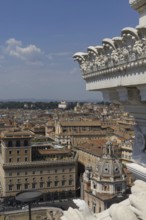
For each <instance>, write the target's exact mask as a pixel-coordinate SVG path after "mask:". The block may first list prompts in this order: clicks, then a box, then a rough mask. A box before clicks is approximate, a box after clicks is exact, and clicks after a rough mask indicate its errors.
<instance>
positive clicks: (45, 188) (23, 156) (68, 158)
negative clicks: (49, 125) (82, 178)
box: [0, 131, 77, 199]
mask: <svg viewBox="0 0 146 220" xmlns="http://www.w3.org/2000/svg"><path fill="white" fill-rule="evenodd" d="M31 139H32V133H31V132H26V131H25V132H24V131H15V132H4V133H3V135H2V141H1V155H0V158H1V159H0V161H1V163H0V173H1V175H0V182H1V196H2V197H8V196H15V195H16V194H17V193H18V192H20V191H23V190H32V189H33V190H41V191H42V192H43V193H44V197H46V198H47V199H56V198H63V197H66V196H67V195H70V196H71V195H73V194H74V193H75V190H76V169H77V155H76V154H75V152H71V151H70V150H68V149H63V150H62V149H61V150H60V149H59V150H58V149H53V148H52V147H51V146H46V145H43V144H42V145H41V146H40V145H39V146H36V145H35V146H32V144H31Z"/></svg>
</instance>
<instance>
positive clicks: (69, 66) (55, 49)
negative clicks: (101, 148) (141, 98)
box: [0, 0, 138, 101]
mask: <svg viewBox="0 0 146 220" xmlns="http://www.w3.org/2000/svg"><path fill="white" fill-rule="evenodd" d="M0 3H1V9H0V12H1V13H0V25H1V27H2V28H1V32H0V78H1V81H0V99H24V98H26V99H27V98H34V99H53V100H90V99H92V100H93V99H94V100H97V101H98V100H101V99H102V96H101V94H100V93H97V92H93V93H92V92H88V91H86V88H85V82H84V81H83V80H82V76H81V72H80V68H79V66H78V65H77V63H76V62H74V61H73V58H72V55H73V54H74V53H76V52H78V51H83V52H86V49H87V47H88V46H92V45H93V46H94V45H100V44H101V42H102V39H103V38H106V37H107V38H112V37H113V36H120V32H121V29H123V28H125V27H127V26H131V27H135V26H136V25H137V20H138V14H137V13H136V12H134V11H133V10H132V9H131V8H130V6H129V4H128V0H122V1H117V0H112V2H111V1H109V2H105V1H100V2H97V1H94V0H93V1H92V4H91V2H89V1H88V0H85V1H84V3H83V2H82V0H76V1H70V2H67V1H65V0H60V1H59V2H58V1H57V0H49V1H44V2H43V3H42V1H40V0H31V2H30V1H28V0H26V1H21V2H20V1H19V0H14V1H13V2H10V1H8V0H0ZM115 18H116V19H115ZM131 18H132V19H131Z"/></svg>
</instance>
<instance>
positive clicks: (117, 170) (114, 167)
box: [96, 142, 123, 180]
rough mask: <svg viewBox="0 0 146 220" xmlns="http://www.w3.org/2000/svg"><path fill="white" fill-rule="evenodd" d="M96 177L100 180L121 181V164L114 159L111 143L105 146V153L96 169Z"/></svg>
mask: <svg viewBox="0 0 146 220" xmlns="http://www.w3.org/2000/svg"><path fill="white" fill-rule="evenodd" d="M96 172H97V176H98V177H99V178H100V180H102V179H103V180H104V179H106V180H107V179H109V180H113V179H114V180H115V179H117V180H119V179H123V177H122V176H123V169H122V164H121V163H120V161H119V160H118V159H116V158H115V156H114V154H113V150H112V143H111V142H110V143H109V142H108V143H107V144H106V146H105V152H104V154H103V156H102V158H101V159H100V161H99V162H98V164H97V167H96Z"/></svg>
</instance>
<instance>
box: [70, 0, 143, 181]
mask: <svg viewBox="0 0 146 220" xmlns="http://www.w3.org/2000/svg"><path fill="white" fill-rule="evenodd" d="M129 4H130V6H131V7H132V8H133V9H134V10H136V11H137V12H138V13H139V15H140V17H139V24H138V25H137V26H136V27H135V28H133V27H125V28H123V29H122V30H121V35H120V36H118V37H113V38H112V39H110V38H105V39H103V40H102V45H99V46H89V47H88V48H87V52H86V53H85V52H84V53H82V52H78V53H75V54H74V55H73V58H74V60H76V61H78V63H79V65H80V68H81V71H82V77H83V79H84V80H85V81H86V89H87V90H89V91H101V92H102V94H103V98H104V101H107V102H116V103H121V104H122V105H123V106H124V108H125V111H128V112H130V113H131V114H132V115H133V116H134V117H135V120H136V126H135V143H134V146H133V160H134V162H135V163H136V164H139V165H140V166H142V167H146V0H129ZM133 165H134V163H133ZM131 166H132V165H130V167H129V169H130V170H131V171H132V172H133V173H135V174H136V176H137V177H138V178H139V179H142V180H144V181H146V168H144V169H141V170H142V171H140V172H139V168H138V167H137V168H136V166H135V165H134V167H132V168H131ZM138 173H139V174H138Z"/></svg>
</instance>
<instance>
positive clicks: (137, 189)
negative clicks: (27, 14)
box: [61, 180, 146, 220]
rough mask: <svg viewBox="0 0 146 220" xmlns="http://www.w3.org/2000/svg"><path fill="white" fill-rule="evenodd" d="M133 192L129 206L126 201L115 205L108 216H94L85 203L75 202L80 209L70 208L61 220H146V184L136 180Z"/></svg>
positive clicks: (81, 201)
mask: <svg viewBox="0 0 146 220" xmlns="http://www.w3.org/2000/svg"><path fill="white" fill-rule="evenodd" d="M131 192H132V194H131V195H130V196H129V201H128V205H127V203H126V201H124V202H121V203H119V204H113V205H112V206H111V207H110V208H109V209H108V210H106V212H108V215H104V213H101V214H100V213H99V214H93V213H92V212H91V211H90V209H89V207H88V205H87V204H86V202H85V201H83V200H80V199H76V200H73V201H74V203H75V204H76V205H77V206H78V207H79V209H73V208H69V209H68V211H64V214H63V216H62V217H61V220H139V219H141V220H146V208H145V201H146V183H145V182H143V181H141V180H136V181H135V183H134V186H132V188H131Z"/></svg>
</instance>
